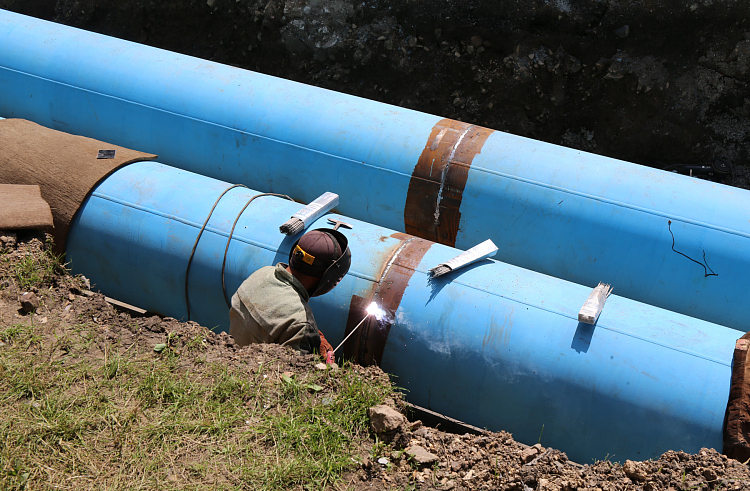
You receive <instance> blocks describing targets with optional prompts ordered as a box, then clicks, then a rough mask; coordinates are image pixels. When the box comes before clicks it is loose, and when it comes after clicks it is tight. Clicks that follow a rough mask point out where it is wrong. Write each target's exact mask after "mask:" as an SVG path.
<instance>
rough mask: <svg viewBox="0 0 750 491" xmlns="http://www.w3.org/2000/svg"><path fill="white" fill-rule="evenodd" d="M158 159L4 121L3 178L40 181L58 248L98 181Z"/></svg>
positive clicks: (0, 136) (0, 135)
mask: <svg viewBox="0 0 750 491" xmlns="http://www.w3.org/2000/svg"><path fill="white" fill-rule="evenodd" d="M99 150H116V154H115V158H113V159H97V158H96V157H97V154H98V153H99ZM155 158H156V155H152V154H147V153H142V152H137V151H135V150H129V149H127V148H123V147H118V146H116V145H112V144H109V143H104V142H100V141H98V140H93V139H91V138H85V137H82V136H75V135H71V134H68V133H63V132H61V131H56V130H51V129H49V128H45V127H43V126H40V125H38V124H36V123H32V122H31V121H26V120H23V119H4V120H0V183H7V184H27V185H34V184H36V185H39V187H40V188H41V192H42V198H44V200H45V201H47V203H49V205H50V207H51V209H52V218H53V221H54V225H55V228H54V229H53V236H54V238H55V244H56V248H57V249H58V251H64V250H65V238H66V236H67V234H68V227H69V226H70V221H71V220H72V219H73V216H74V215H75V213H76V212H77V211H78V208H79V207H80V206H81V203H83V200H84V199H85V198H86V196H87V195H88V194H89V192H90V191H91V190H92V189H93V188H94V187H95V186H96V185H97V184H99V183H100V182H101V181H102V180H103V179H104V178H105V177H107V176H108V175H109V174H111V173H112V172H114V171H115V170H117V169H118V168H120V167H122V166H123V165H126V164H131V163H133V162H140V161H142V160H153V159H155Z"/></svg>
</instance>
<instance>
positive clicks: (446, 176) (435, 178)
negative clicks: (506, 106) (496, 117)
mask: <svg viewBox="0 0 750 491" xmlns="http://www.w3.org/2000/svg"><path fill="white" fill-rule="evenodd" d="M492 131H493V130H490V129H487V128H483V127H481V126H475V125H471V124H468V123H462V122H460V121H454V120H452V119H443V120H441V121H440V122H438V123H437V124H436V125H435V126H433V127H432V131H431V132H430V137H429V139H428V140H427V143H426V144H425V147H424V150H422V154H421V155H420V157H419V161H418V162H417V165H416V166H415V167H414V171H413V172H412V176H411V180H410V181H409V190H408V192H407V195H406V205H405V206H404V226H405V230H406V232H407V233H409V234H412V235H416V236H417V237H422V238H424V239H428V240H432V241H434V242H438V243H440V244H446V245H449V246H451V247H453V246H455V244H456V236H457V235H458V228H459V224H460V221H461V211H460V209H461V200H462V198H463V193H464V187H465V186H466V180H467V179H468V177H469V169H470V167H471V162H472V160H474V156H475V155H477V154H478V153H479V152H481V151H482V146H483V145H484V142H485V141H487V138H488V137H489V136H490V134H492Z"/></svg>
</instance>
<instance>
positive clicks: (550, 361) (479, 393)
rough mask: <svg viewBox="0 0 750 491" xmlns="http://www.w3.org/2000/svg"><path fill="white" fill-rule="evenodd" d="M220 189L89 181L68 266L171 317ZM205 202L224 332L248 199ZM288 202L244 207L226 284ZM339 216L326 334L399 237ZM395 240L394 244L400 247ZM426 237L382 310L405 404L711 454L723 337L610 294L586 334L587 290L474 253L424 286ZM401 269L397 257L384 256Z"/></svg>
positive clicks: (183, 178)
mask: <svg viewBox="0 0 750 491" xmlns="http://www.w3.org/2000/svg"><path fill="white" fill-rule="evenodd" d="M228 186H229V184H227V183H224V182H220V181H217V180H214V179H211V178H208V177H205V176H199V175H196V174H192V173H190V172H187V171H183V170H177V169H174V168H171V167H168V166H164V165H162V164H158V163H154V162H140V163H136V164H132V165H129V166H126V167H124V168H122V169H120V170H118V171H116V172H115V173H114V174H112V175H111V176H110V177H108V178H107V179H106V180H105V181H104V182H103V183H101V184H100V185H99V186H98V187H97V188H96V189H95V190H94V192H93V193H92V195H91V196H90V197H89V198H87V200H86V201H85V202H84V204H83V207H82V209H81V211H80V212H79V214H78V215H77V216H76V218H75V219H74V221H73V223H72V225H71V229H70V235H69V238H68V244H67V258H68V259H69V260H70V261H71V264H72V268H73V271H74V272H76V273H82V274H85V275H86V276H87V277H89V278H90V279H91V281H92V283H94V284H95V285H96V287H98V288H100V289H101V290H102V291H103V292H104V293H106V294H108V295H110V296H113V297H116V298H118V299H120V300H123V301H126V302H129V303H132V304H134V305H138V306H140V307H143V308H146V309H149V310H152V311H157V312H160V313H162V314H165V315H169V316H173V317H176V318H184V317H185V314H186V312H185V298H184V275H185V268H186V266H187V262H188V258H189V255H190V251H191V249H192V246H193V242H194V240H195V238H196V236H197V234H198V231H199V229H200V226H201V224H202V223H203V221H204V219H205V217H206V216H207V214H208V211H209V210H210V209H211V207H212V205H213V203H214V201H215V200H216V198H217V197H218V196H219V195H220V194H221V192H222V191H224V190H225V189H226V188H227V187H228ZM255 194H257V193H256V192H255V191H249V190H246V189H233V190H231V191H229V192H228V193H227V194H226V196H225V197H224V198H223V199H222V200H221V201H220V202H219V204H218V206H217V208H216V211H215V212H214V214H213V217H212V218H211V220H210V222H209V224H208V227H207V229H206V231H205V232H204V234H203V236H202V238H201V241H200V243H199V245H198V248H197V251H196V254H195V259H194V261H193V263H192V269H191V279H190V297H191V304H192V306H193V307H192V308H193V310H192V312H193V319H194V320H196V321H198V322H200V323H202V324H203V325H206V326H209V327H211V326H219V328H221V329H226V328H227V323H228V313H227V307H226V304H225V302H224V299H223V298H222V291H221V264H222V258H223V252H224V247H225V244H226V240H227V236H228V231H229V230H230V228H231V225H232V223H233V221H234V219H235V217H236V214H237V213H238V212H239V210H241V209H242V207H243V206H244V204H245V203H246V201H247V199H248V198H249V197H250V196H252V195H255ZM298 208H299V204H297V203H293V202H290V201H286V200H283V199H279V198H272V197H261V198H258V199H256V200H255V201H253V203H252V204H251V205H250V207H249V208H248V209H247V210H246V211H245V213H244V214H243V215H242V217H241V218H240V220H239V222H238V224H237V227H236V230H235V236H234V238H233V240H232V244H231V246H230V248H229V254H228V261H227V276H226V280H227V288H228V289H229V291H230V292H233V291H235V289H236V288H237V287H238V286H239V284H240V283H241V282H242V281H243V280H244V278H245V277H246V276H247V275H249V274H250V273H251V272H253V271H254V270H256V269H258V268H260V267H262V266H267V265H273V264H275V263H276V262H278V261H284V260H285V259H286V257H287V254H288V250H289V247H290V246H291V244H292V243H293V242H294V240H295V238H294V237H286V236H284V235H281V234H280V233H279V231H278V226H279V224H280V223H283V222H284V221H286V220H287V218H288V217H289V216H290V215H291V214H292V213H294V212H295V211H296V210H297V209H298ZM328 217H335V218H341V219H343V220H345V221H346V222H349V223H352V224H353V225H354V228H353V229H352V230H344V229H341V230H342V232H343V233H344V234H346V236H347V237H348V239H349V246H350V248H351V250H352V267H351V270H350V271H349V274H348V275H347V276H346V277H345V278H344V280H343V281H342V282H341V284H340V285H339V286H338V287H337V288H336V289H334V290H333V291H332V292H331V293H329V294H326V295H323V296H321V297H317V298H314V299H312V301H311V306H312V309H313V312H314V314H315V317H316V319H317V321H318V324H319V325H320V326H321V328H322V330H323V331H324V333H325V334H326V337H327V338H328V339H329V340H330V341H331V342H332V343H333V344H334V345H336V344H338V343H339V342H340V341H341V340H342V339H343V336H344V326H345V325H346V322H347V315H348V310H349V307H350V301H351V299H352V296H353V295H359V296H363V297H364V296H366V295H367V292H369V291H371V290H372V288H373V285H374V282H376V281H379V280H380V277H381V276H380V275H381V274H383V270H384V265H385V264H386V263H391V262H392V258H393V255H394V253H395V252H396V250H397V249H401V247H400V244H402V241H403V240H404V239H403V237H402V236H403V234H401V235H398V234H396V235H395V236H394V233H393V231H392V230H388V229H385V228H382V227H378V226H374V225H370V224H367V223H364V222H360V221H357V220H353V219H350V218H347V217H340V216H339V215H327V216H325V217H322V218H320V219H319V220H318V221H317V222H315V223H313V224H311V225H310V228H316V227H321V226H326V219H327V218H328ZM398 237H401V238H400V239H399V238H398ZM458 252H459V251H457V250H456V249H453V248H450V247H447V246H443V245H438V244H433V245H431V247H430V248H429V250H428V251H427V253H426V254H425V255H424V257H423V258H422V260H421V262H420V263H419V264H418V265H417V266H416V270H415V272H414V274H413V276H412V277H411V279H410V281H409V282H408V285H407V286H406V288H405V291H404V295H403V298H402V300H401V303H400V306H399V308H398V310H397V311H396V312H395V322H394V323H393V325H392V327H391V330H390V335H389V336H388V340H387V344H386V347H385V354H384V356H383V361H382V367H383V369H384V370H386V371H387V372H389V373H392V374H394V375H396V376H397V377H398V378H397V382H398V384H399V385H400V386H402V387H405V388H407V389H408V390H409V392H408V393H407V397H408V399H409V400H410V401H412V402H414V403H415V404H418V405H422V406H425V407H428V408H431V409H433V410H435V411H439V412H442V413H444V414H447V415H450V416H454V417H456V418H460V419H462V420H464V421H467V422H469V423H472V424H475V425H478V426H480V427H487V428H490V429H494V430H501V429H503V430H508V431H511V432H513V434H514V436H515V437H516V438H517V439H518V440H519V441H522V442H525V443H529V444H533V443H536V442H537V440H538V438H539V434H540V432H541V429H542V425H544V433H543V436H542V443H543V444H544V445H551V446H554V447H557V448H560V449H562V450H563V451H565V452H567V453H568V455H569V456H570V457H571V458H572V459H574V460H577V461H579V462H590V459H593V458H597V459H602V458H605V457H606V456H607V455H609V456H610V457H611V456H612V455H614V456H615V459H616V460H620V459H622V460H624V459H627V458H637V459H647V458H652V457H657V456H658V455H659V454H660V453H661V452H664V451H666V450H669V449H682V450H685V451H689V452H696V451H698V450H699V449H700V448H701V447H713V448H717V449H720V448H721V443H722V421H723V417H724V410H725V407H726V403H727V397H728V393H729V383H730V365H731V360H732V354H733V349H734V342H735V339H736V338H737V337H738V333H737V331H735V330H732V329H728V328H725V327H722V326H717V325H714V324H710V323H707V322H705V321H701V320H697V319H693V318H690V317H686V316H683V315H680V314H676V313H673V312H670V311H666V310H662V309H658V308H655V307H652V306H648V305H644V304H641V303H637V302H634V301H632V300H628V299H624V298H620V297H617V296H615V295H613V296H611V297H610V298H609V300H608V301H607V304H606V306H605V308H604V311H603V313H602V314H601V317H600V318H599V322H598V324H597V325H596V327H593V326H586V325H582V324H579V323H578V322H577V311H578V309H579V308H580V306H581V305H582V304H583V302H584V301H585V300H586V298H587V296H588V294H589V292H590V289H589V288H587V287H583V286H580V285H576V284H573V283H569V282H566V281H562V280H559V279H556V278H552V277H550V276H546V275H543V274H539V273H535V272H531V271H527V270H523V269H521V268H518V267H515V266H510V265H507V264H504V263H501V262H497V261H492V260H484V261H482V262H480V263H477V264H474V265H472V266H470V267H468V268H467V269H466V270H465V271H461V272H456V273H451V274H449V275H446V276H444V277H441V278H439V279H438V281H436V282H434V283H430V282H429V281H428V269H429V268H430V267H432V266H434V265H435V264H438V263H441V262H444V261H446V260H448V259H450V258H451V257H453V256H455V255H456V254H457V253H458ZM397 259H398V260H400V257H397Z"/></svg>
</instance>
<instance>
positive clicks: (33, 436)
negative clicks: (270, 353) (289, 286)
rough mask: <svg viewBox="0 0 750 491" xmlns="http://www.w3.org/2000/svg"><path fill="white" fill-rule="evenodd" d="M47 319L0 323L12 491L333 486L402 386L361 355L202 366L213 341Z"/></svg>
mask: <svg viewBox="0 0 750 491" xmlns="http://www.w3.org/2000/svg"><path fill="white" fill-rule="evenodd" d="M47 329H48V331H47V333H46V334H45V333H44V332H40V331H39V327H38V326H37V327H34V328H32V327H31V326H30V325H27V324H19V325H14V326H10V327H0V340H2V341H3V342H4V343H6V345H5V346H4V347H2V348H0V414H2V415H3V416H2V417H0V441H2V442H3V445H2V446H0V489H3V490H21V489H23V490H34V489H52V488H54V489H76V490H83V489H129V490H150V489H253V490H255V489H257V490H269V489H303V488H304V489H323V488H325V487H326V486H327V485H329V484H332V483H336V482H338V481H340V479H341V475H342V472H344V471H346V470H347V469H350V468H352V467H354V466H355V465H356V464H355V460H359V459H360V458H361V457H360V456H361V455H362V448H361V447H362V445H363V443H365V442H367V441H368V429H367V424H368V422H367V415H366V410H367V408H368V407H370V406H372V405H375V404H378V403H380V402H382V401H383V400H384V399H385V398H386V397H391V396H392V388H391V387H390V386H387V385H379V384H373V383H372V382H371V381H366V380H363V379H362V378H361V376H360V375H359V374H357V373H355V371H354V369H353V368H352V367H348V366H346V367H343V368H342V369H340V370H337V371H332V370H327V371H325V372H314V373H308V374H298V375H295V376H293V377H291V378H288V377H285V378H282V377H281V376H280V375H281V374H279V372H278V368H274V366H275V365H274V364H270V365H269V364H264V365H259V366H254V365H247V364H240V365H239V366H235V367H234V368H232V367H227V366H225V365H222V364H218V363H201V362H200V361H201V360H200V357H201V356H202V352H201V349H202V348H201V346H202V338H201V339H192V340H182V342H183V348H182V349H181V350H179V354H178V350H177V349H173V348H172V347H171V345H170V348H168V349H165V350H164V351H163V352H162V353H160V354H156V353H154V352H153V349H148V347H144V348H142V349H141V350H140V351H139V349H138V348H137V347H132V346H131V347H129V348H128V349H125V348H120V347H117V346H114V345H106V346H104V348H103V349H102V347H101V346H102V343H101V342H96V330H97V329H100V327H97V326H93V325H92V326H88V325H81V326H76V327H74V328H71V329H69V330H68V331H66V332H65V334H64V335H59V334H58V335H57V336H54V335H52V334H51V326H50V325H48V326H47ZM170 343H173V341H171V342H170ZM62 347H64V348H65V349H64V350H61V349H60V348H62Z"/></svg>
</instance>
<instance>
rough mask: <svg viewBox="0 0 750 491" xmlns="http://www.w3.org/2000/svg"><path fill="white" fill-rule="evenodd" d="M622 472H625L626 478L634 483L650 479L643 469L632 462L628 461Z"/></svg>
mask: <svg viewBox="0 0 750 491" xmlns="http://www.w3.org/2000/svg"><path fill="white" fill-rule="evenodd" d="M622 470H623V472H625V475H626V476H628V477H629V478H630V479H632V480H634V481H645V480H646V479H647V478H648V476H647V475H646V473H645V472H644V471H643V469H641V468H640V467H639V466H638V464H637V463H636V462H633V461H632V460H626V461H625V464H624V465H623V466H622Z"/></svg>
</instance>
